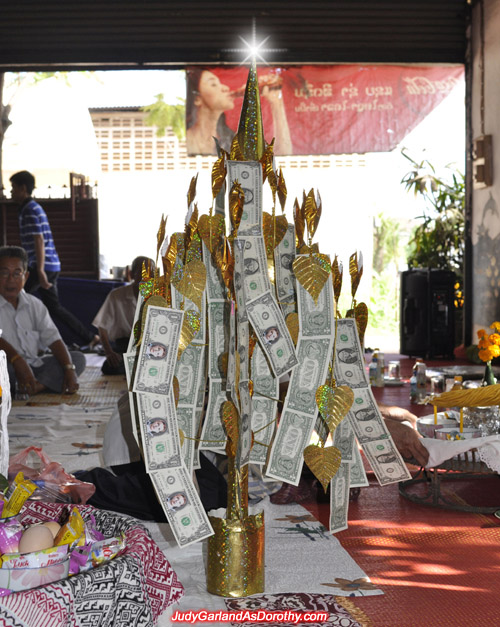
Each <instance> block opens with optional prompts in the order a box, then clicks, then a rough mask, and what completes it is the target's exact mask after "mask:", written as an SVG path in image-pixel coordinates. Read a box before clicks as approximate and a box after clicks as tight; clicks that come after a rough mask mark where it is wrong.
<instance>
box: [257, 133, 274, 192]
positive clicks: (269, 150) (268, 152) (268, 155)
mask: <svg viewBox="0 0 500 627" xmlns="http://www.w3.org/2000/svg"><path fill="white" fill-rule="evenodd" d="M273 156H274V137H273V139H272V141H271V143H270V144H266V147H265V149H264V154H263V155H262V157H261V158H260V163H261V165H262V183H265V182H266V179H267V164H268V163H269V161H271V162H272V160H273Z"/></svg>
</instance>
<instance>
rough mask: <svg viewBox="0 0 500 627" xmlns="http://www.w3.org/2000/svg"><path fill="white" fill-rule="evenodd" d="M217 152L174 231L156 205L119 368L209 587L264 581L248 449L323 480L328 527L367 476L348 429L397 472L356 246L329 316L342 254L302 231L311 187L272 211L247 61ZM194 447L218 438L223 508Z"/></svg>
mask: <svg viewBox="0 0 500 627" xmlns="http://www.w3.org/2000/svg"><path fill="white" fill-rule="evenodd" d="M218 152H219V156H218V158H217V159H216V160H215V162H214V165H213V168H212V204H211V206H210V209H209V210H208V212H207V213H206V214H202V215H200V214H199V210H198V206H197V203H196V202H195V199H196V184H197V179H196V178H194V179H193V180H192V181H191V185H190V187H189V191H188V194H187V203H188V213H187V217H186V227H185V231H184V232H183V233H174V234H173V235H172V236H171V237H170V238H166V220H165V219H164V218H162V220H161V224H160V228H159V231H158V235H157V261H158V259H159V258H161V270H160V269H157V270H156V271H155V273H154V274H151V273H150V272H148V269H146V268H144V272H143V281H142V283H141V286H140V291H141V299H140V301H139V303H138V308H137V312H136V324H135V326H134V334H133V337H132V338H131V342H130V346H129V352H128V354H127V360H126V367H127V376H128V379H129V382H130V389H131V393H132V405H133V417H134V422H135V426H136V434H137V438H138V441H139V442H140V445H141V447H142V452H143V456H144V460H145V464H146V469H147V471H148V473H149V474H150V477H151V480H152V482H153V484H154V486H155V489H156V492H157V495H158V498H159V501H160V503H161V504H162V505H163V508H164V510H165V514H166V517H167V519H168V521H169V523H170V525H171V527H172V530H173V533H174V535H175V538H176V540H177V542H178V544H179V545H180V546H186V545H188V544H190V543H192V542H196V541H199V540H203V539H205V538H208V539H209V540H208V543H209V545H208V580H207V581H208V589H209V591H210V592H213V593H215V594H220V595H223V596H246V595H249V594H255V593H257V592H262V591H263V590H264V517H263V512H262V511H261V512H256V513H255V512H250V511H249V506H248V468H249V465H250V464H256V465H259V466H261V467H262V472H263V474H264V475H265V476H267V477H270V478H272V479H276V480H280V481H283V482H288V483H291V484H294V485H297V484H298V482H299V480H300V475H301V471H302V467H303V463H304V461H305V462H306V464H307V465H308V466H309V468H310V469H311V471H312V472H313V473H314V475H315V476H316V477H317V478H318V480H319V481H320V483H321V484H322V486H323V487H324V489H325V490H326V489H327V488H328V486H329V485H330V486H331V489H330V501H331V516H330V529H331V531H332V532H335V531H339V530H340V529H343V528H345V527H346V526H347V506H348V501H349V499H348V494H349V488H350V486H355V485H367V482H366V476H365V474H364V469H363V464H362V461H361V457H360V454H359V449H358V445H357V442H359V444H361V446H362V447H363V450H364V451H365V453H366V455H367V457H368V459H369V460H370V462H371V463H372V466H373V468H374V471H375V474H376V476H377V477H378V479H379V481H380V482H381V483H384V484H385V483H392V482H394V481H400V480H402V479H405V478H408V476H409V475H408V472H407V470H406V466H405V465H404V463H403V461H402V459H401V457H400V456H399V453H398V452H397V450H396V448H395V446H394V444H393V442H392V440H391V438H390V435H389V433H388V431H387V429H386V428H385V425H384V422H383V420H382V418H381V416H380V413H379V411H378V408H377V404H376V402H375V400H374V398H373V396H372V394H371V389H370V387H369V383H368V381H367V378H366V373H365V367H364V359H363V352H362V348H361V342H360V336H361V337H362V336H363V333H364V330H365V327H366V322H367V309H366V305H365V304H364V303H357V302H356V300H355V295H356V291H357V288H358V285H359V281H360V279H361V276H362V270H363V265H362V258H361V255H358V254H357V253H355V254H353V255H352V256H351V258H350V260H349V274H350V278H351V294H352V306H351V309H350V310H349V312H347V314H346V317H345V318H342V317H340V315H339V313H338V311H337V303H338V300H339V296H340V291H341V288H342V277H343V269H342V264H341V263H340V262H339V261H338V260H337V257H334V258H333V261H332V260H331V259H330V257H328V256H327V255H325V254H322V253H320V251H319V249H318V245H317V244H315V243H314V241H313V240H314V236H315V233H316V231H317V228H318V223H319V220H320V217H321V212H322V204H321V198H320V196H319V194H317V193H315V192H314V190H311V191H310V192H309V193H307V194H306V193H304V194H303V198H302V201H301V202H299V201H298V200H297V199H296V200H295V203H294V206H293V220H292V221H290V222H289V221H288V219H287V217H286V215H285V213H284V211H285V203H286V198H287V190H286V184H285V180H284V177H283V173H282V171H281V169H280V170H279V171H277V170H276V168H275V164H274V158H273V143H272V142H271V143H269V144H268V143H266V142H265V140H264V134H263V128H262V117H261V111H260V99H259V90H258V83H257V71H256V67H255V64H254V65H252V67H251V69H250V71H249V75H248V80H247V85H246V91H245V97H244V103H243V107H242V112H241V118H240V123H239V127H238V131H237V133H236V134H235V137H234V139H233V142H232V145H231V150H230V153H226V152H225V151H224V150H222V149H221V148H220V147H219V148H218ZM264 185H268V186H269V188H270V191H271V199H272V203H271V207H270V211H264V209H263V186H264ZM226 195H227V203H226ZM226 204H227V209H226ZM277 209H278V211H277ZM279 210H281V212H280V211H279ZM157 267H158V264H157ZM284 378H286V379H288V380H289V382H288V387H287V391H286V393H285V394H284V395H282V396H281V398H280V381H281V382H283V380H284ZM278 405H279V406H280V412H279V416H278ZM345 416H348V420H344V417H345ZM204 449H206V450H212V451H217V452H222V453H224V452H225V454H226V455H227V458H228V469H229V470H228V499H227V508H226V509H225V510H223V511H217V512H211V513H210V515H209V516H207V515H206V514H205V511H204V509H203V507H202V504H201V502H200V499H199V496H198V494H197V491H196V489H195V486H194V484H193V480H192V471H193V468H196V467H198V465H199V457H198V455H199V451H202V450H204Z"/></svg>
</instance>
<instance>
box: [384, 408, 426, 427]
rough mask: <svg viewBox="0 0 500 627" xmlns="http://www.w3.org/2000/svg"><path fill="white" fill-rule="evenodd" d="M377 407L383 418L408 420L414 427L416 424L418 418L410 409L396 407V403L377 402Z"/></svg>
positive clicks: (399, 420) (400, 420)
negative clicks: (383, 403) (384, 403)
mask: <svg viewBox="0 0 500 627" xmlns="http://www.w3.org/2000/svg"><path fill="white" fill-rule="evenodd" d="M378 408H379V409H380V413H381V414H382V416H383V417H384V418H390V419H391V420H397V421H398V422H405V421H406V422H409V423H411V424H412V425H413V426H414V427H416V426H417V420H418V418H417V417H416V416H415V414H412V413H411V411H408V410H407V409H403V408H402V407H397V406H396V405H382V404H380V403H379V406H378Z"/></svg>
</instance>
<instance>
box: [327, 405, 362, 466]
mask: <svg viewBox="0 0 500 627" xmlns="http://www.w3.org/2000/svg"><path fill="white" fill-rule="evenodd" d="M333 444H334V446H336V447H337V448H338V449H339V451H340V453H341V455H342V461H343V462H348V463H353V462H354V458H353V450H354V447H356V450H357V445H356V441H355V438H354V431H353V430H352V427H351V423H350V422H349V419H348V418H347V416H346V417H345V418H344V419H343V420H342V421H341V423H340V424H339V425H338V426H337V428H336V429H335V431H334V432H333Z"/></svg>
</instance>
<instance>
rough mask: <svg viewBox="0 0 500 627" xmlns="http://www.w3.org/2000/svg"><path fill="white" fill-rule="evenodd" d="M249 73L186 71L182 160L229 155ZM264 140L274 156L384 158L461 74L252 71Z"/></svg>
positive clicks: (378, 69) (446, 69)
mask: <svg viewBox="0 0 500 627" xmlns="http://www.w3.org/2000/svg"><path fill="white" fill-rule="evenodd" d="M247 73H248V70H247V68H244V67H238V68H223V67H205V66H203V67H201V66H200V67H190V68H188V70H187V77H188V80H187V98H186V129H187V131H186V136H187V149H188V153H189V154H215V148H214V142H213V140H212V136H216V137H217V138H218V139H219V140H220V142H221V144H222V146H223V147H224V148H225V149H226V150H228V149H229V145H230V141H231V138H232V135H234V133H235V131H236V129H237V127H238V121H239V115H240V109H241V104H242V101H243V91H244V86H245V82H246V77H247ZM258 76H259V85H260V87H261V89H260V91H261V102H262V117H263V123H264V135H265V138H266V140H267V141H270V140H271V139H272V138H273V137H275V138H276V143H275V152H276V154H294V155H309V154H312V155H316V154H343V153H363V152H383V151H389V150H392V149H393V148H395V147H396V146H397V145H398V144H399V143H400V142H401V141H402V140H403V138H404V137H405V136H406V135H407V134H408V133H409V132H410V131H411V130H412V129H413V128H414V127H415V126H416V125H417V124H418V123H419V122H421V121H422V120H423V119H424V118H425V117H426V116H427V115H428V114H429V113H430V112H431V111H432V110H433V109H434V107H436V106H437V105H438V104H439V103H440V102H441V101H442V100H443V99H444V98H445V97H446V96H447V95H448V94H449V93H450V92H451V91H452V89H453V88H454V87H455V86H456V85H458V84H459V83H461V82H462V81H463V80H464V69H463V67H462V66H392V65H379V66H375V65H371V66H360V65H335V66H300V67H290V68H271V67H264V68H259V69H258Z"/></svg>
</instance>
